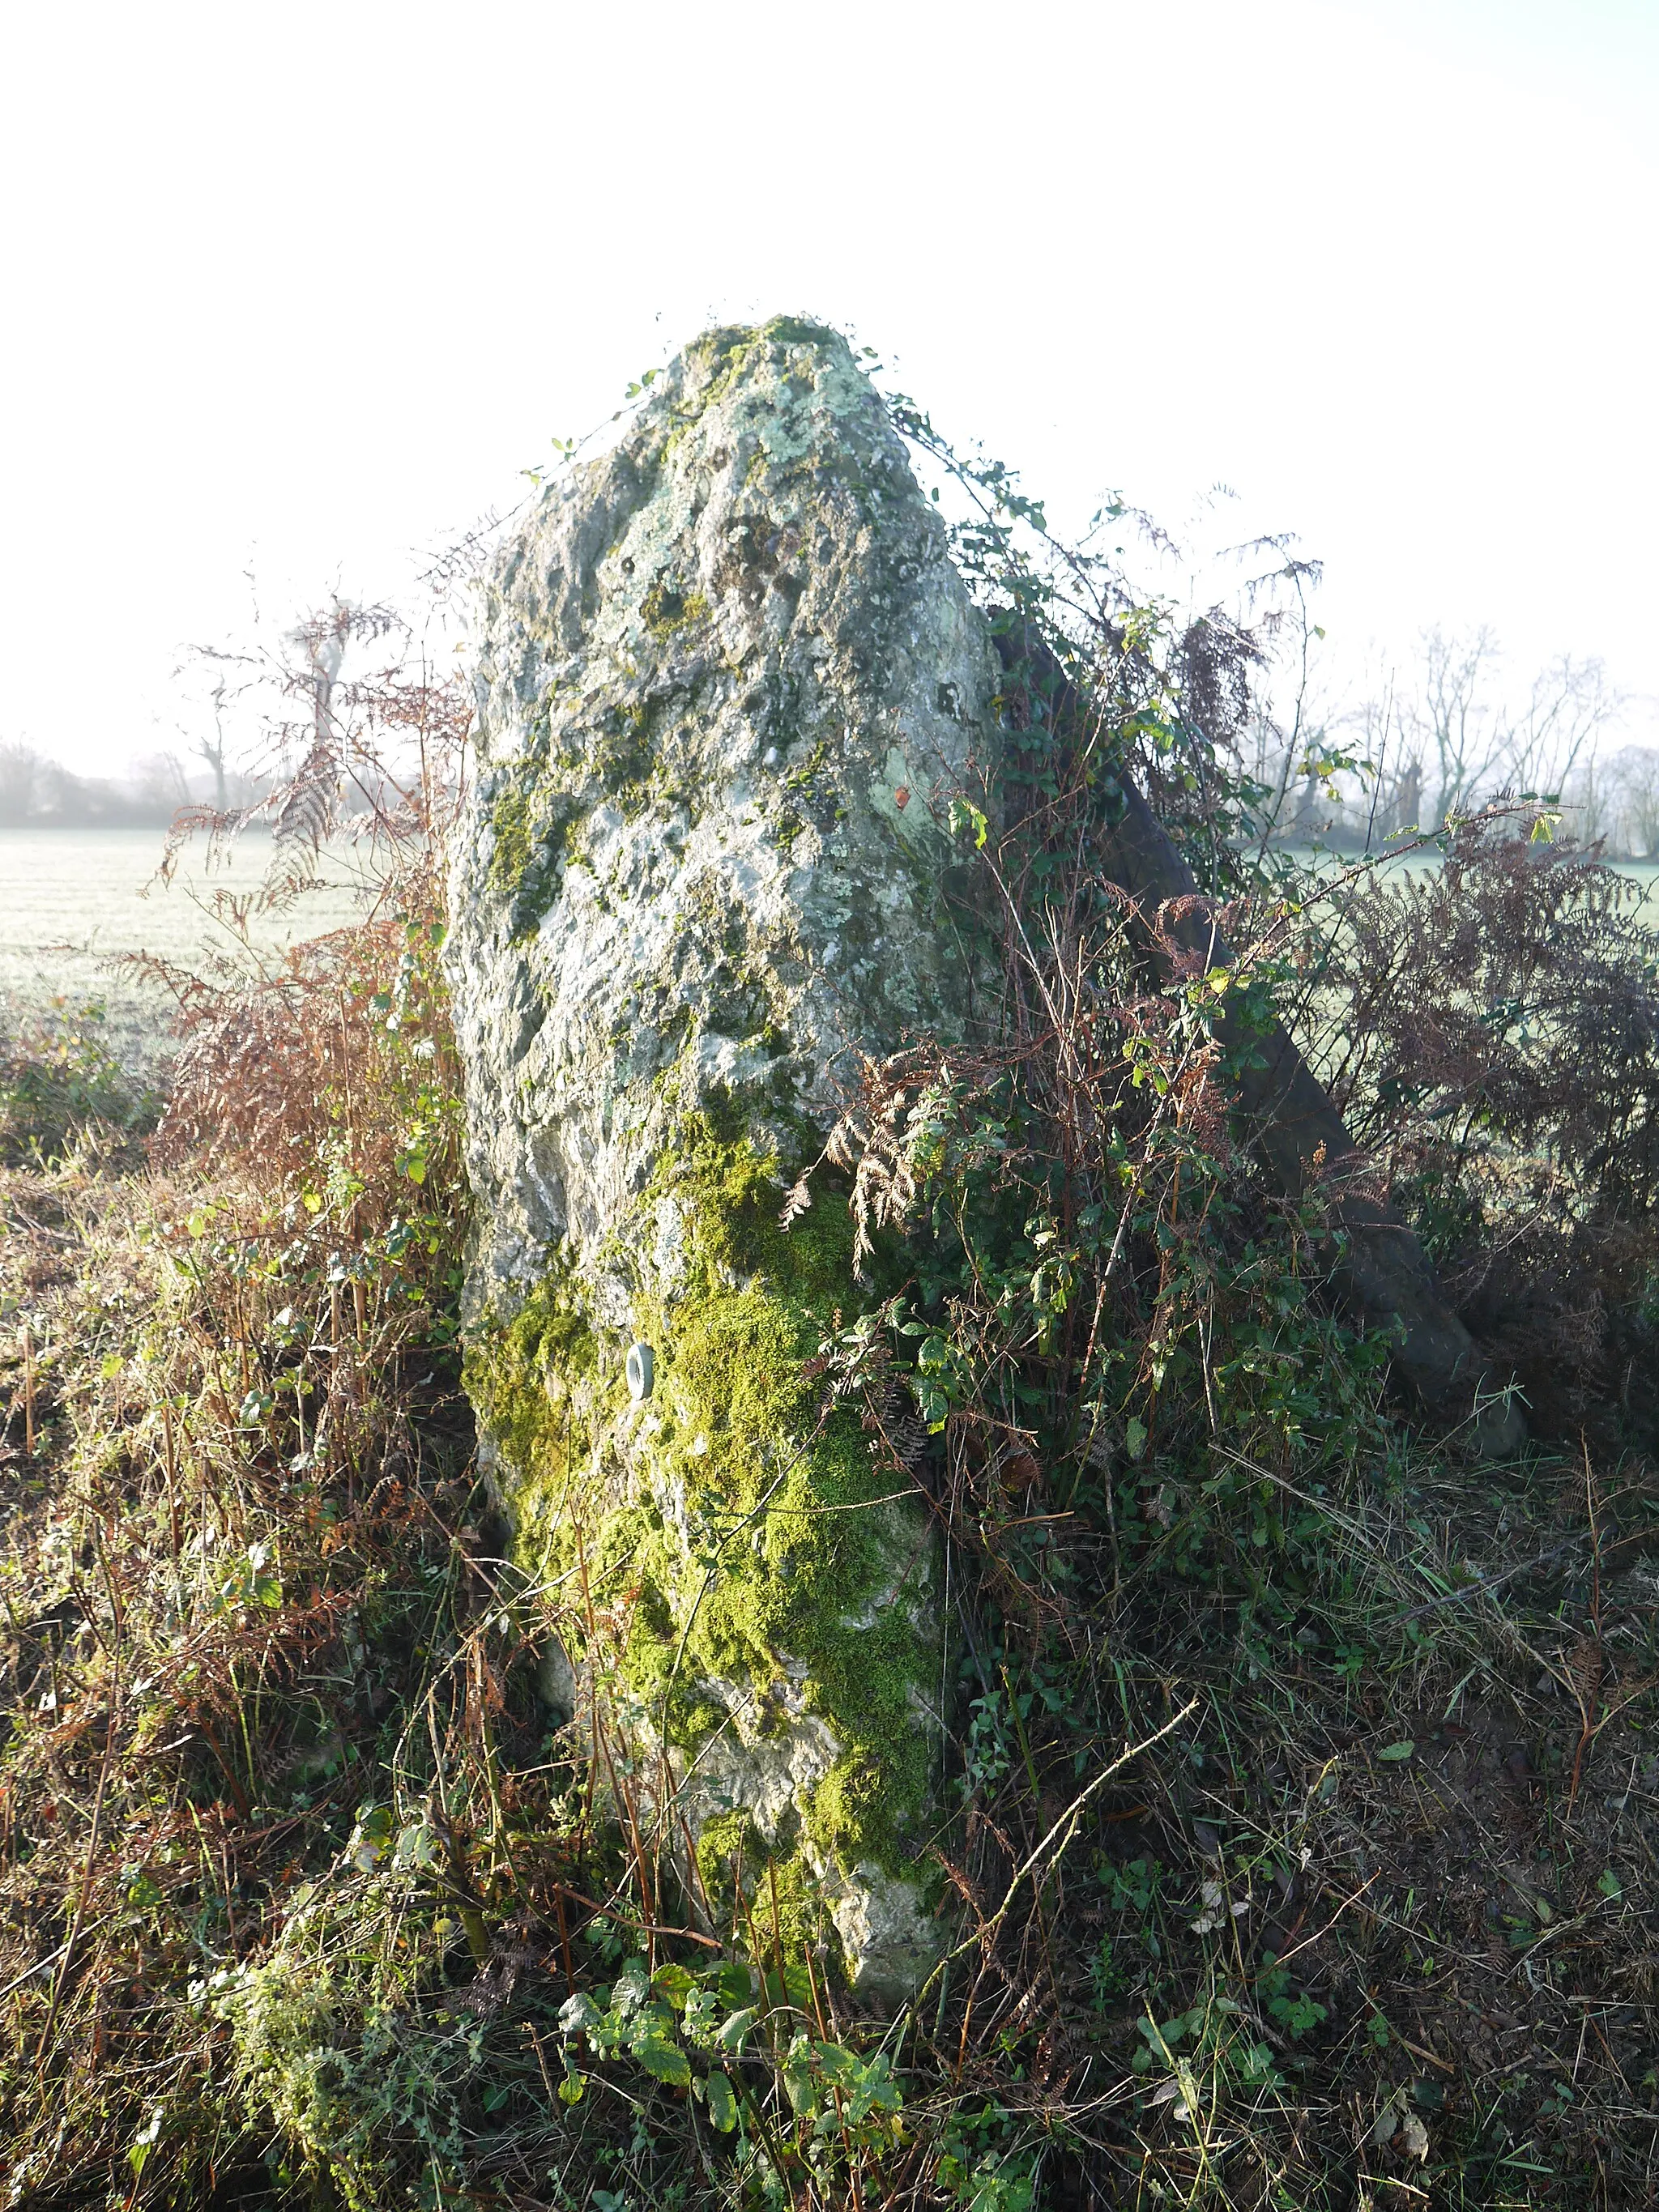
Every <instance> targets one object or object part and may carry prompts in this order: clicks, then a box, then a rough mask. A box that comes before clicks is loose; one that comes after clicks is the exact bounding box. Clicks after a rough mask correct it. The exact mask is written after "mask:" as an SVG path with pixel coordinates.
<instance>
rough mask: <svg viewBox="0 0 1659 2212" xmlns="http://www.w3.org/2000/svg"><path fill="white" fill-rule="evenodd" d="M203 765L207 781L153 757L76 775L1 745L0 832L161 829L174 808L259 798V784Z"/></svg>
mask: <svg viewBox="0 0 1659 2212" xmlns="http://www.w3.org/2000/svg"><path fill="white" fill-rule="evenodd" d="M204 750H205V749H204ZM206 764H207V769H208V775H206V777H203V776H202V775H199V774H197V776H196V777H195V778H194V779H192V777H191V775H190V774H189V773H187V771H186V769H185V764H184V763H183V761H182V760H181V759H180V758H179V755H178V754H177V753H171V752H158V753H152V754H150V755H149V756H147V757H145V758H143V759H142V760H137V761H135V762H134V763H132V765H131V768H130V769H128V770H127V772H126V774H125V775H119V776H111V775H78V774H77V773H76V770H75V769H70V768H65V767H64V763H62V762H61V761H58V760H54V759H53V758H52V756H51V755H50V754H48V753H44V752H42V751H40V749H39V748H38V747H37V746H34V745H32V744H28V743H27V742H26V741H25V740H22V739H19V738H9V739H4V740H0V828H4V829H21V828H29V829H148V828H165V827H166V826H167V823H170V822H171V821H172V820H173V816H174V815H175V814H176V813H177V812H178V811H179V808H180V807H181V806H190V805H197V804H200V803H203V802H206V803H208V804H210V805H217V806H218V807H220V808H221V809H223V808H225V807H227V806H246V805H251V804H252V802H253V801H254V800H255V799H258V797H259V796H260V795H261V793H262V790H263V785H262V784H261V783H259V782H258V781H256V780H255V779H254V778H252V777H251V776H248V775H242V774H240V773H239V772H238V771H236V770H235V769H228V768H227V767H226V766H225V765H224V763H223V761H222V760H220V761H218V762H214V761H213V760H211V759H209V760H208V761H207V763H206Z"/></svg>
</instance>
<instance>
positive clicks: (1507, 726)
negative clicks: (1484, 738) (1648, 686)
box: [1497, 653, 1625, 797]
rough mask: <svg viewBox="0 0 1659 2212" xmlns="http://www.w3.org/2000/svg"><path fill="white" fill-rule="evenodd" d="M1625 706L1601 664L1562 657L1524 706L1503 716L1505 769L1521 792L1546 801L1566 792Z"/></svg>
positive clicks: (1540, 676) (1538, 677)
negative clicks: (1576, 773) (1603, 732)
mask: <svg viewBox="0 0 1659 2212" xmlns="http://www.w3.org/2000/svg"><path fill="white" fill-rule="evenodd" d="M1624 703H1625V702H1624V701H1623V699H1622V698H1621V697H1620V695H1619V693H1618V692H1616V691H1615V690H1613V687H1612V685H1611V684H1609V683H1608V681H1607V670H1606V668H1605V667H1604V666H1603V665H1602V664H1601V662H1600V661H1599V660H1575V659H1573V658H1572V656H1571V653H1561V654H1560V655H1559V656H1558V658H1557V659H1554V660H1553V661H1552V662H1551V663H1550V665H1549V666H1548V667H1547V668H1544V669H1541V670H1540V671H1539V672H1538V674H1537V675H1536V676H1534V678H1533V679H1532V688H1531V690H1530V691H1529V692H1528V696H1527V699H1526V702H1525V704H1524V705H1523V706H1522V708H1520V709H1519V711H1518V712H1516V713H1514V714H1502V713H1500V714H1499V715H1498V718H1497V719H1498V726H1499V727H1500V728H1501V729H1502V732H1503V757H1502V760H1501V763H1499V765H1500V766H1501V769H1502V771H1503V774H1504V779H1505V781H1507V782H1508V783H1509V784H1510V787H1511V789H1513V790H1515V791H1517V792H1532V793H1537V794H1538V795H1539V796H1541V797H1542V796H1544V795H1546V794H1551V795H1553V794H1557V793H1561V792H1564V791H1565V789H1566V788H1567V786H1568V785H1569V783H1570V782H1571V781H1572V778H1573V776H1574V774H1575V772H1576V771H1577V770H1578V769H1579V768H1580V767H1581V765H1582V764H1583V763H1587V762H1588V761H1589V760H1591V759H1593V757H1594V754H1595V740H1596V738H1598V737H1599V736H1600V735H1601V732H1602V731H1603V730H1604V729H1605V728H1606V726H1607V724H1608V723H1609V722H1610V721H1611V720H1613V717H1614V716H1615V715H1616V714H1618V713H1619V711H1620V708H1621V707H1622V706H1623V705H1624Z"/></svg>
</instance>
